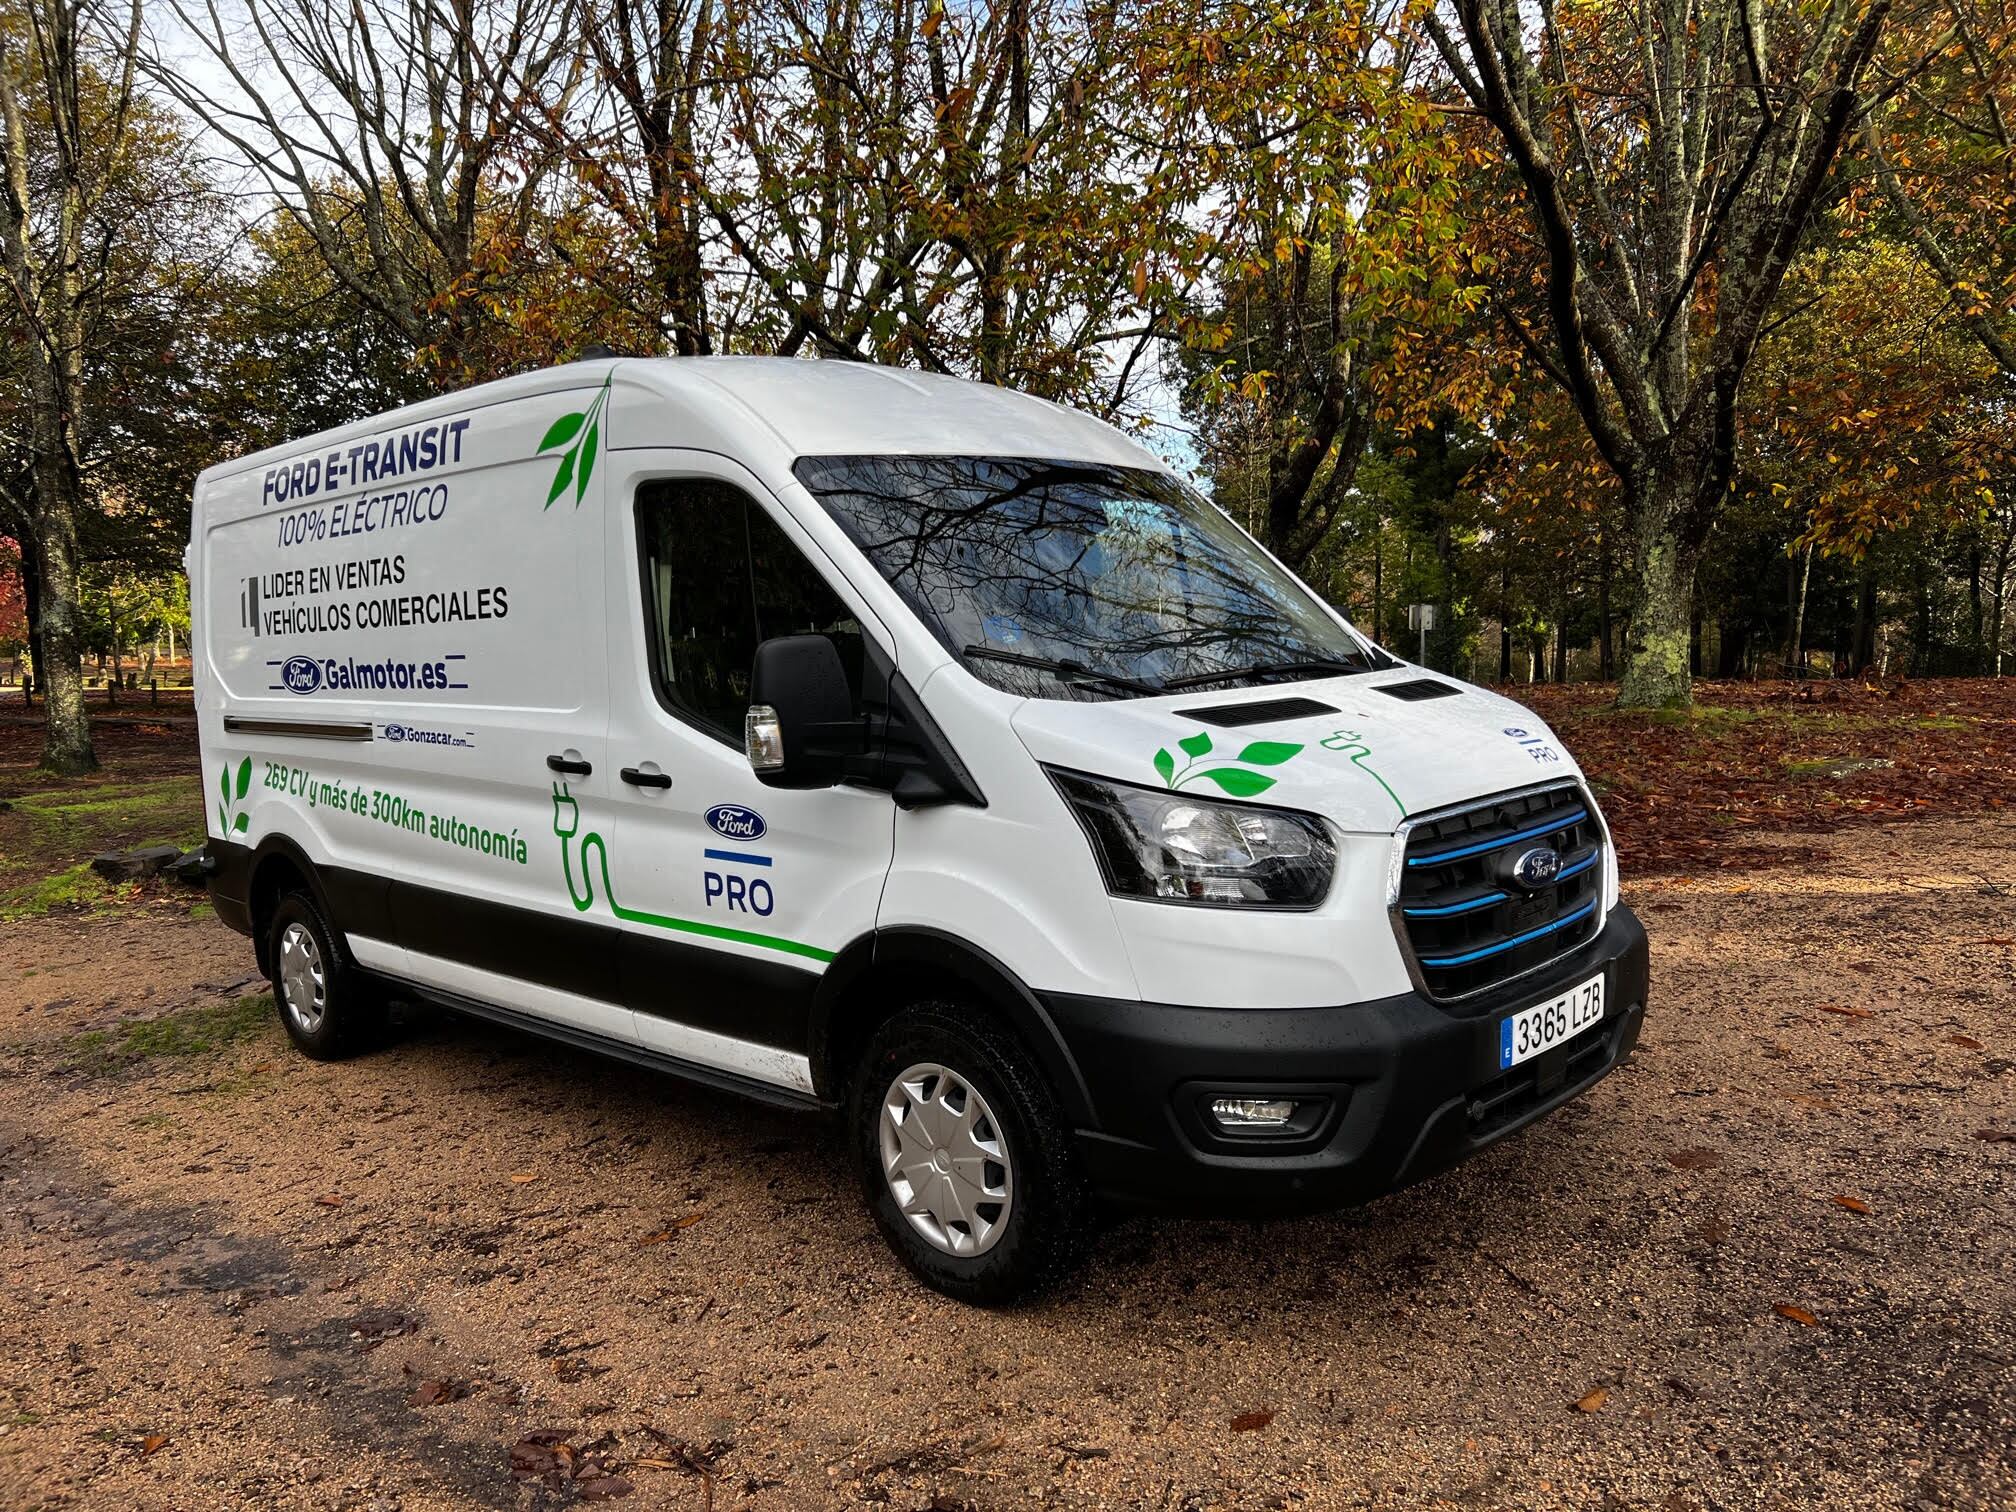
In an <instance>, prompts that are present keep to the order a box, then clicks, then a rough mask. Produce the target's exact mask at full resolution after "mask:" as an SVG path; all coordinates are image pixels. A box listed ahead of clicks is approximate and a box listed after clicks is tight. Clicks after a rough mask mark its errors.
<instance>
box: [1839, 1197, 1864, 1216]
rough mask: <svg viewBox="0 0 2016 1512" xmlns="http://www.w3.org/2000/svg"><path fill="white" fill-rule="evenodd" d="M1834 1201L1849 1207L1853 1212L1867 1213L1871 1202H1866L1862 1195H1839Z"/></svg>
mask: <svg viewBox="0 0 2016 1512" xmlns="http://www.w3.org/2000/svg"><path fill="white" fill-rule="evenodd" d="M1834 1201H1835V1203H1836V1204H1838V1205H1839V1206H1841V1207H1844V1208H1846V1209H1848V1211H1849V1212H1851V1213H1866V1212H1868V1211H1869V1204H1868V1203H1866V1202H1864V1201H1863V1200H1862V1199H1861V1198H1860V1197H1842V1196H1839V1195H1837V1196H1836V1197H1835V1198H1834Z"/></svg>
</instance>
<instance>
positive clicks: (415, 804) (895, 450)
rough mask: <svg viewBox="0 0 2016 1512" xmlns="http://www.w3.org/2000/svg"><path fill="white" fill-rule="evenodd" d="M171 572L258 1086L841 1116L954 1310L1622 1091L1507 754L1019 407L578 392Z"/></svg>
mask: <svg viewBox="0 0 2016 1512" xmlns="http://www.w3.org/2000/svg"><path fill="white" fill-rule="evenodd" d="M188 567H189V575H190V578H191V580H192V584H193V590H194V593H195V600H194V601H195V602H196V603H197V604H198V605H199V606H200V609H199V619H198V625H197V646H198V656H197V663H196V664H197V669H198V670H197V676H198V683H197V687H198V700H197V702H198V708H199V711H200V725H201V732H202V749H203V763H204V768H203V769H204V773H205V778H206V784H207V791H208V793H209V794H210V831H211V836H212V838H211V841H210V846H209V852H210V856H211V858H212V863H213V866H214V871H213V873H212V877H211V889H212V893H213V896H214V898H215V902H216V907H217V912H218V914H219V916H220V917H221V918H223V919H224V920H225V921H226V922H227V923H229V924H231V925H232V926H233V927H235V928H237V929H239V930H241V931H243V932H245V933H248V934H249V935H250V936H251V937H252V940H253V942H254V946H255V948H256V950H257V952H258V959H259V964H260V967H261V969H262V970H263V971H264V972H265V973H266V974H267V975H268V976H269V977H270V978H271V979H272V981H273V983H274V986H275V991H276V996H277V998H278V1000H279V1004H280V1013H281V1017H282V1019H283V1021H284V1022H285V1024H286V1027H287V1030H288V1032H289V1034H291V1035H292V1036H293V1038H294V1040H295V1042H296V1043H297V1044H298V1045H299V1046H300V1047H301V1049H302V1050H304V1051H306V1052H307V1053H308V1054H310V1055H314V1056H322V1057H327V1056H335V1055H339V1054H342V1053H345V1052H346V1051H350V1050H352V1049H355V1048H357V1047H359V1046H361V1045H362V1044H364V1043H366V1042H367V1041H368V1039H369V1037H370V1035H371V1032H372V1029H373V1027H374V1019H375V1016H376V1015H377V1014H378V1012H379V1011H380V1007H381V1004H382V1003H383V1001H384V1000H385V998H386V997H387V996H399V997H404V998H420V999H426V1000H429V1001H432V1002H435V1003H439V1004H443V1005H446V1006H448V1007H450V1008H453V1009H457V1010H460V1011H463V1012H467V1013H470V1014H474V1015H478V1016H481V1017H484V1018H489V1019H494V1020H497V1021H500V1022H503V1023H507V1024H510V1025H513V1026H516V1027H519V1028H524V1029H530V1030H533V1031H536V1032H537V1033H540V1034H545V1035H550V1036H552V1037H553V1038H555V1039H559V1040H563V1041H566V1042H568V1043H570V1044H574V1045H579V1046H584V1047H588V1048H591V1049H594V1050H598V1051H604V1052H607V1053H609V1054H611V1055H615V1056H619V1057H622V1058H624V1059H627V1060H631V1061H635V1062H638V1063H641V1064H643V1065H647V1066H653V1067H660V1068H663V1069H665V1070H668V1071H673V1072H676V1073H678V1074H680V1075H682V1076H686V1077H690V1078H692V1079H694V1080H697V1081H701V1082H706V1083H709V1084H712V1085H714V1086H718V1087H724V1088H729V1089H732V1090H734V1091H737V1092H743V1093H748V1094H751V1095H754V1096H757V1097H761V1098H764V1099H767V1100H769V1101H772V1102H778V1103H785V1104H791V1105H800V1106H804V1107H808V1108H810V1107H824V1108H829V1109H837V1110H840V1111H841V1113H842V1115H843V1116H844V1118H845V1120H846V1129H847V1136H848V1138H849V1139H850V1140H851V1141H852V1142H853V1144H854V1146H855V1147H856V1149H857V1151H858V1154H859V1159H860V1164H861V1168H862V1172H863V1177H864V1180H865V1183H866V1187H867V1192H868V1196H869V1201H870V1205H871V1206H872V1208H873V1210H874V1213H875V1217H876V1219H877V1221H878V1222H879V1224H880V1226H881V1228H882V1231H883V1233H884V1234H885V1235H886V1236H887V1237H888V1239H889V1241H890V1242H891V1244H892V1245H893V1246H894V1247H895V1248H896V1250H897V1251H898V1253H899V1254H900V1255H901V1256H902V1257H903V1259H904V1260H905V1261H906V1262H907V1263H908V1264H909V1266H910V1267H911V1269H912V1270H913V1271H915V1272H916V1273H917V1275H918V1276H920V1277H921V1278H922V1279H923V1280H925V1281H926V1282H928V1283H929V1284H931V1285H933V1286H936V1287H938V1288H940V1289H942V1290H944V1291H946V1292H949V1293H951V1294H953V1295H956V1296H960V1297H964V1298H968V1299H972V1300H993V1299H1000V1298H1005V1297H1008V1296H1012V1295H1014V1294H1016V1293H1019V1292H1022V1291H1025V1290H1027V1289H1029V1288H1030V1287H1031V1286H1032V1285H1034V1284H1036V1283H1040V1282H1041V1281H1043V1280H1044V1279H1045V1278H1047V1277H1049V1276H1051V1275H1054V1274H1056V1273H1057V1272H1058V1271H1059V1270H1060V1269H1061V1268H1062V1267H1063V1266H1064V1264H1065V1263H1066V1262H1067V1261H1068V1260H1069V1259H1070V1258H1071V1257H1072V1255H1073V1254H1074V1252H1075V1251H1076V1250H1077V1249H1078V1248H1079V1247H1080V1246H1081V1245H1082V1244H1083V1242H1084V1240H1085V1237H1086V1235H1087V1232H1088V1229H1089V1228H1090V1227H1091V1223H1090V1216H1091V1209H1092V1206H1093V1204H1094V1203H1095V1202H1097V1201H1099V1200H1102V1199H1104V1200H1108V1201H1111V1202H1115V1203H1129V1204H1146V1205H1152V1206H1156V1207H1161V1208H1165V1209H1166V1208H1175V1209H1181V1210H1188V1211H1213V1212H1263V1211H1282V1210H1298V1209H1301V1210H1306V1209H1312V1208H1322V1207H1326V1206H1330V1207H1334V1206H1338V1205H1342V1204H1348V1203H1352V1202H1357V1201H1362V1200H1365V1199H1368V1198H1370V1197H1373V1196H1375V1195H1377V1194H1379V1193H1381V1192H1385V1191H1388V1190H1391V1189H1392V1188H1394V1187H1396V1186H1399V1185H1402V1184H1404V1183H1407V1182H1411V1181H1415V1180H1418V1179H1420V1178H1421V1177H1423V1176H1426V1175H1428V1174H1430V1173H1432V1172H1434V1171H1437V1170H1440V1169H1443V1168H1445V1167H1447V1166H1449V1165H1450V1164H1452V1163H1453V1162H1455V1161H1457V1160H1460V1159H1461V1158H1463V1157H1464V1156H1466V1155H1468V1154H1470V1153H1472V1152H1473V1151H1476V1150H1478V1149H1480V1148H1482V1147H1483V1146H1485V1145H1487V1144H1489V1143H1491V1142H1492V1141H1493V1140H1496V1139H1498V1138H1500V1137H1501V1136H1503V1135H1504V1134H1506V1133H1508V1132H1509V1131H1511V1130H1513V1129H1516V1128H1518V1127H1520V1126H1521V1125H1523V1124H1525V1123H1528V1122H1530V1121H1531V1120H1533V1119H1535V1118H1537V1117H1539V1116H1540V1115H1541V1114H1543V1113H1545V1112H1547V1111H1548V1110H1549V1109H1551V1108H1554V1107H1556V1106H1558V1105H1559V1104H1560V1103H1562V1102H1563V1101H1564V1100H1566V1099H1568V1098H1570V1097H1573V1096H1575V1095H1576V1094H1577V1093H1579V1092H1582V1091H1584V1090H1585V1089H1587V1088H1588V1087H1589V1086H1590V1085H1591V1084H1593V1083H1594V1082H1596V1081H1597V1080H1598V1079H1599V1078H1601V1077H1602V1076H1603V1075H1605V1074H1606V1073H1607V1072H1608V1071H1609V1070H1610V1069H1611V1068H1612V1067H1614V1066H1615V1065H1617V1063H1618V1062H1619V1060H1620V1059H1622V1058H1623V1057H1624V1056H1625V1055H1626V1054H1627V1053H1628V1052H1629V1051H1630V1049H1631V1047H1632V1045H1633V1044H1634V1043H1635V1042H1636V1040H1637V1037H1638V1030H1639V1024H1640V1021H1641V1018H1642V1015H1643V1012H1644V1004H1645V996H1646V981H1647V971H1646V946H1645V935H1644V932H1643V930H1642V929H1641V928H1640V927H1639V924H1638V921H1637V919H1636V918H1635V917H1634V916H1633V915H1632V913H1631V911H1630V910H1629V909H1628V908H1625V907H1623V906H1621V905H1620V904H1619V902H1618V897H1617V874H1616V867H1615V864H1614V861H1613V859H1612V852H1611V848H1610V844H1609V840H1608V836H1607V833H1606V831H1605V829H1604V825H1603V820H1602V817H1601V815H1600V814H1599V813H1598V811H1597V807H1596V804H1595V802H1594V800H1593V799H1592V797H1591V796H1590V793H1589V790H1588V787H1587V786H1586V784H1585V783H1584V782H1583V780H1582V777H1581V775H1580V773H1579V771H1578V770H1577V768H1576V765H1575V763H1574V761H1573V759H1572V758H1571V757H1570V756H1569V755H1568V753H1567V752H1566V751H1565V750H1563V749H1562V747H1561V745H1560V743H1559V742H1558V741H1557V740H1556V739H1555V738H1554V736H1553V735H1552V734H1551V733H1550V732H1549V731H1548V729H1547V728H1546V726H1545V725H1544V724H1542V723H1541V722H1540V721H1539V720H1538V719H1536V718H1535V717H1534V716H1533V715H1532V714H1531V713H1529V712H1527V711H1526V710H1524V709H1522V708H1520V707H1519V706H1518V705H1516V704H1513V703H1510V702H1508V701H1506V700H1505V699H1503V698H1500V697H1497V696H1496V695H1494V694H1491V693H1487V692H1484V691H1482V690H1480V689H1477V688H1473V687H1469V686H1466V685H1464V684H1461V683H1458V682H1456V681H1454V680H1452V679H1450V678H1448V677H1445V676H1441V675H1431V674H1429V673H1427V672H1425V671H1424V670H1423V669H1421V668H1419V667H1414V666H1409V665H1407V664H1405V663H1403V662H1400V661H1398V660H1396V659H1395V658H1394V657H1392V656H1390V655H1388V654H1387V653H1386V652H1384V651H1382V650H1380V649H1378V648H1377V647H1375V646H1374V645H1373V644H1372V643H1371V642H1369V641H1367V640H1366V639H1365V638H1364V637H1362V636H1361V635H1359V634H1358V633H1357V632H1356V631H1354V630H1353V629H1352V628H1351V627H1350V626H1349V625H1348V624H1346V623H1345V622H1344V620H1343V619H1342V618H1341V617H1340V616H1338V615H1337V614H1336V613H1334V612H1333V611H1332V610H1331V609H1329V608H1328V607H1327V606H1326V605H1325V604H1324V603H1323V602H1322V600H1321V599H1320V598H1318V597H1317V596H1316V595H1315V594H1314V593H1313V592H1311V591H1310V590H1309V589H1308V588H1307V587H1305V586H1304V585H1303V584H1302V583H1301V582H1299V581H1298V580H1297V579H1296V578H1295V577H1294V576H1293V575H1292V574H1291V573H1290V572H1289V571H1288V570H1287V569H1286V568H1284V567H1283V566H1282V565H1281V564H1280V563H1279V562H1277V561H1275V560H1274V559H1273V558H1272V557H1270V556H1269V555H1268V554H1267V553H1266V552H1265V551H1264V550H1263V549H1262V548H1261V547H1260V546H1258V545H1257V544H1255V542H1254V541H1253V540H1252V539H1251V538H1250V537H1249V536H1247V535H1246V534H1245V533H1244V532H1242V531H1241V530H1240V529H1239V528H1238V526H1237V525H1235V524H1234V523H1233V522H1232V521H1231V520H1230V519H1229V518H1228V517H1227V516H1226V515H1225V514H1224V513H1222V512H1221V511H1220V510H1218V509H1217V508H1215V507H1214V506H1213V505H1211V504H1210V503H1208V502H1207V501H1206V500H1204V499H1203V498H1201V497H1200V496H1199V495H1198V494H1197V493H1196V492H1194V491H1193V490H1192V489H1191V488H1190V487H1188V486H1187V485H1186V484H1184V483H1183V482H1182V481H1180V480H1179V479H1178V478H1177V477H1175V476H1174V475H1172V474H1171V472H1170V471H1169V469H1168V468H1167V467H1165V466H1164V465H1163V464H1162V463H1160V462H1159V461H1158V460H1157V459H1156V458H1155V457H1153V456H1152V455H1150V454H1149V453H1147V452H1146V451H1144V450H1142V449H1141V448H1140V447H1138V446H1137V445H1135V444H1134V443H1133V442H1132V441H1130V440H1128V439H1127V438H1126V437H1125V436H1123V435H1122V434H1120V433H1119V432H1117V431H1115V430H1113V429H1111V428H1109V427H1108V426H1105V425H1103V424H1100V423H1098V422H1096V421H1094V420H1091V419H1089V418H1087V417H1085V416H1083V415H1079V414H1075V413H1073V412H1071V411H1069V410H1066V409H1062V408H1059V407H1057V406H1055V405H1052V404H1048V403H1045V402H1042V401H1040V400H1036V399H1032V398H1028V397H1026V396H1023V395H1018V394H1014V393H1010V392H1006V391H1004V390H1002V389H998V388H989V387H983V386H979V385H974V384H968V383H962V382H958V381H955V380H952V379H947V378H937V377H928V376H923V375H920V374H916V373H910V372H897V371H892V370H890V369H886V368H878V367H867V366H861V365H856V364H851V363H840V362H814V361H788V360H774V359H748V358H703V359H675V360H627V359H626V360H616V359H606V360H594V361H583V362H577V363H572V364H569V365H566V366H562V367H558V368H554V369H552V370H549V371H546V372H540V373H535V374H531V375H528V376H524V377H519V378H513V379H509V380H506V381H503V382H498V383H492V384H486V385H484V386H483V387H480V388H475V389H471V390H469V391H468V392H466V393H461V394H456V395H452V396H449V397H444V398H441V399H438V400H433V401H430V402H428V403H425V404H419V405H415V406H413V407H411V408H409V409H406V410H401V411H399V412H397V413H395V414H390V415H386V416H383V417H380V418H378V419H374V420H369V421H364V422H361V423H359V424H356V425H352V426H348V427H345V428H343V429H341V430H336V431H331V432H328V433H327V434H325V435H321V436H317V437H314V438H312V439H309V440H305V441H302V442H300V443H298V444H295V445H291V446H285V447H280V448H277V449H275V450H272V451H268V452H263V453H261V454H259V455H257V456H252V457H246V458H242V459H240V460H238V461H234V462H230V463H227V464H225V465H223V466H219V467H215V468H212V469H210V470H209V471H208V472H206V473H204V474H203V476H202V477H201V479H200V480H199V481H198V483H197V485H196V498H195V514H194V520H193V525H192V539H191V543H190V552H189V557H188Z"/></svg>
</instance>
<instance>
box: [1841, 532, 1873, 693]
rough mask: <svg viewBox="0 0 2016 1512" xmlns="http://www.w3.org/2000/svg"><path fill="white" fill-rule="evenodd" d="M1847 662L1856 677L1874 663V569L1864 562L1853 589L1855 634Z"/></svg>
mask: <svg viewBox="0 0 2016 1512" xmlns="http://www.w3.org/2000/svg"><path fill="white" fill-rule="evenodd" d="M1848 661H1849V663H1850V665H1849V671H1851V672H1853V673H1855V674H1856V675H1857V676H1858V677H1859V676H1860V675H1861V674H1863V673H1865V672H1867V671H1868V670H1869V669H1870V667H1872V666H1874V665H1875V662H1876V569H1875V567H1874V566H1873V565H1871V564H1870V563H1869V562H1867V561H1866V560H1865V561H1864V562H1863V563H1862V573H1861V578H1860V581H1859V582H1858V583H1857V584H1856V587H1855V634H1854V638H1853V640H1852V642H1851V644H1850V645H1849V648H1848Z"/></svg>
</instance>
